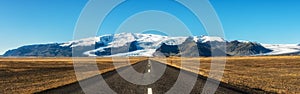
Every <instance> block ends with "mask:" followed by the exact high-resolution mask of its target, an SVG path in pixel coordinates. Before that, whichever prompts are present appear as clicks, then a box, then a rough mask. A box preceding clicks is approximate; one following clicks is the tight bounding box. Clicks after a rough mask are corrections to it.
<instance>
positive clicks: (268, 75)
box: [0, 56, 300, 94]
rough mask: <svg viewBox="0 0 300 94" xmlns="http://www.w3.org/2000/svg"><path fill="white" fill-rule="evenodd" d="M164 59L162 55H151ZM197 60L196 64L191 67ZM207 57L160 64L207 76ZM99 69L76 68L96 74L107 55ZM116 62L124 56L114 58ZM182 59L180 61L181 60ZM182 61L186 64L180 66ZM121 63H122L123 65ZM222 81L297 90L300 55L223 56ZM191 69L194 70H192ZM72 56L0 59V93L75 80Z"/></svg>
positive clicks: (107, 65)
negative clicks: (198, 64)
mask: <svg viewBox="0 0 300 94" xmlns="http://www.w3.org/2000/svg"><path fill="white" fill-rule="evenodd" d="M145 59H147V58H145V57H131V58H130V63H131V64H134V63H136V62H137V61H141V60H145ZM152 59H153V60H157V61H162V62H163V61H164V60H163V59H162V58H152ZM199 60H200V66H195V65H197V63H199V62H198V61H199ZM211 60H212V58H209V57H207V58H206V57H201V58H179V57H170V58H167V59H166V60H165V61H166V62H163V63H166V64H168V65H171V66H175V67H178V68H182V69H186V70H191V71H193V70H194V69H196V68H197V67H198V68H200V70H199V71H197V73H199V74H200V75H203V76H209V72H210V71H215V72H223V71H220V70H218V69H211V70H210V67H211ZM78 61H80V62H82V63H79V64H78V65H79V66H80V67H83V68H84V67H87V66H93V64H94V63H91V62H90V59H86V58H79V59H78ZM96 61H97V65H98V68H99V70H96V71H95V70H83V71H79V72H78V71H77V72H78V73H79V74H81V75H84V76H83V78H79V79H85V78H88V77H91V76H94V75H95V72H96V73H99V74H100V73H104V72H107V71H111V70H113V69H114V66H113V64H112V59H111V58H97V59H96ZM114 61H117V62H119V63H120V64H122V63H124V58H119V59H114ZM181 61H183V62H181ZM183 63H185V64H186V65H188V66H186V67H181V64H183ZM124 66H125V64H124ZM224 67H225V69H224V75H223V78H222V82H225V83H229V84H231V85H235V86H238V87H241V88H245V87H246V88H252V89H261V90H265V91H270V92H276V93H288V94H290V93H295V94H296V93H300V56H260V57H226V65H225V66H224ZM193 72H195V71H193ZM76 81H77V79H76V75H75V71H74V66H73V63H72V58H0V93H1V94H3V93H4V94H6V93H9V94H11V93H15V94H20V93H34V92H39V91H43V90H46V89H50V88H55V87H58V86H62V85H66V84H69V83H73V82H76Z"/></svg>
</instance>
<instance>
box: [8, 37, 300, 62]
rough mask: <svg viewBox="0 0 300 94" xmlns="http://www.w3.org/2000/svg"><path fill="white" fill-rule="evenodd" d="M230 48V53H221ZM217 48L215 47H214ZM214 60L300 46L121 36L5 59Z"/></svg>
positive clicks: (24, 51) (18, 52) (33, 49)
mask: <svg viewBox="0 0 300 94" xmlns="http://www.w3.org/2000/svg"><path fill="white" fill-rule="evenodd" d="M222 44H224V45H225V44H226V46H227V47H226V51H222V50H220V48H222V47H224V45H222ZM212 45H215V46H212ZM73 48H76V51H78V53H79V54H78V55H74V56H198V55H200V56H211V55H212V51H214V52H217V53H219V54H220V55H221V54H222V55H227V56H249V55H277V54H287V53H295V52H298V51H300V47H299V45H273V44H272V45H271V44H260V43H255V42H245V41H226V40H224V39H223V38H220V37H213V36H190V37H168V36H162V35H155V34H137V33H120V34H109V35H103V36H99V37H91V38H86V39H81V40H75V41H70V42H65V43H52V44H37V45H27V46H22V47H20V48H17V49H12V50H9V51H7V52H6V53H5V54H4V56H40V57H71V56H72V49H73Z"/></svg>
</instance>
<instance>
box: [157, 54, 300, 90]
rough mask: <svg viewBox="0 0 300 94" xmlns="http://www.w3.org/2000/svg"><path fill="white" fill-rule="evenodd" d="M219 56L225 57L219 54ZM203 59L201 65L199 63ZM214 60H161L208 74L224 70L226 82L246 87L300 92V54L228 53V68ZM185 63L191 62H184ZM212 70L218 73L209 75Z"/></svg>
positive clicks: (175, 58)
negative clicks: (217, 67) (253, 55)
mask: <svg viewBox="0 0 300 94" xmlns="http://www.w3.org/2000/svg"><path fill="white" fill-rule="evenodd" d="M215 59H216V60H223V59H225V58H224V57H221V58H219V59H218V57H216V58H215ZM154 60H160V59H159V58H155V59H154ZM199 60H200V66H195V65H196V63H199ZM211 60H212V58H209V57H208V58H180V57H171V58H167V59H164V60H160V61H166V62H167V64H168V65H171V66H174V67H177V68H181V69H185V70H190V71H192V72H195V70H197V69H196V67H198V68H199V71H197V73H198V74H200V75H203V76H206V77H208V76H212V75H213V74H214V73H216V74H218V73H221V72H224V74H223V77H222V79H221V80H222V82H224V83H229V84H231V85H234V86H237V87H240V88H244V90H247V89H259V90H264V91H268V92H275V93H281V94H300V56H258V57H226V64H225V66H224V68H225V69H224V71H223V70H222V69H211V64H212V63H211ZM183 63H185V65H187V66H181V65H182V64H183ZM219 67H220V66H219ZM220 68H222V66H221V67H220ZM210 71H214V73H212V75H209V72H210ZM212 78H214V76H212Z"/></svg>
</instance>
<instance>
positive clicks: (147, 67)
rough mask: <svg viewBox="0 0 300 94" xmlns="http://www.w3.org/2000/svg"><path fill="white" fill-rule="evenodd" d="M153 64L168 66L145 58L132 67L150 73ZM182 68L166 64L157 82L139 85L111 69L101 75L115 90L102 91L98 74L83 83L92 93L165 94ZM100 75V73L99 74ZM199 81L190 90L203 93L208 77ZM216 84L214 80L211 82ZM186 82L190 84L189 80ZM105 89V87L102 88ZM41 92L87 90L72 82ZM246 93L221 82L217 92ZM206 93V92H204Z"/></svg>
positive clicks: (68, 93) (61, 93)
mask: <svg viewBox="0 0 300 94" xmlns="http://www.w3.org/2000/svg"><path fill="white" fill-rule="evenodd" d="M153 64H158V65H161V66H166V65H165V64H163V63H160V62H157V61H153V60H145V61H140V62H138V63H136V64H134V65H132V67H133V68H134V69H135V70H136V71H137V72H139V73H148V72H155V71H156V69H155V68H151V65H153ZM128 69H129V67H128V66H127V67H123V68H122V69H120V70H122V72H126V71H128ZM179 73H180V69H178V68H174V67H171V66H166V69H165V72H164V73H163V74H162V76H161V78H160V79H158V80H157V81H156V82H154V83H152V84H149V85H137V84H133V83H131V82H129V81H127V80H125V79H123V78H122V77H121V75H120V74H119V73H118V72H117V71H116V70H115V71H111V72H108V73H104V74H102V75H101V76H102V77H103V79H104V80H102V81H105V82H106V83H107V84H108V85H109V87H110V88H111V89H112V90H113V91H114V92H109V91H107V92H100V91H101V89H99V88H100V87H101V85H99V84H97V83H95V80H96V81H97V76H95V77H91V78H88V79H85V80H82V81H81V85H82V86H84V87H86V88H87V89H88V90H86V92H88V93H90V94H100V93H106V94H107V93H108V94H111V93H117V94H165V93H167V92H168V91H169V90H170V89H171V88H172V87H173V86H174V84H175V82H176V81H177V78H178V76H179ZM182 73H183V75H184V77H186V78H187V79H188V78H190V77H193V76H194V77H195V74H194V75H192V74H193V73H191V72H187V71H184V72H182ZM98 76H100V75H98ZM196 77H197V81H196V83H195V85H194V87H192V90H191V91H190V93H191V94H200V93H202V90H203V87H204V85H205V83H206V80H207V79H206V78H205V77H202V76H200V75H196ZM135 78H137V79H144V78H143V76H139V77H135ZM211 83H212V84H214V82H213V81H212V82H211ZM186 84H189V83H188V82H187V83H186ZM186 88H190V87H187V86H185V82H183V83H182V84H181V86H180V88H179V89H178V90H177V91H176V92H171V94H174V93H175V94H182V93H183V92H184V90H189V89H186ZM102 89H103V88H102ZM39 93H40V94H53V93H54V94H84V93H85V92H84V91H83V89H82V88H81V87H80V85H79V83H78V82H76V83H72V84H69V85H66V86H61V87H58V88H54V89H49V90H46V91H43V92H39ZM242 93H246V92H243V91H242V90H239V89H236V88H232V87H230V86H227V85H226V84H224V83H223V84H221V85H220V86H219V87H218V89H217V91H216V92H215V94H242ZM204 94H206V93H204Z"/></svg>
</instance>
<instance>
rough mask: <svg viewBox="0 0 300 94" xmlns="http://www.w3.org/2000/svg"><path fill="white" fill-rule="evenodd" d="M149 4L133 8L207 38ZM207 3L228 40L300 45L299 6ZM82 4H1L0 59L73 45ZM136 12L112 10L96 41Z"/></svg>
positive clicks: (269, 0)
mask: <svg viewBox="0 0 300 94" xmlns="http://www.w3.org/2000/svg"><path fill="white" fill-rule="evenodd" d="M150 1H151V0H150ZM152 1H153V2H160V3H159V4H160V5H156V6H149V5H150V4H149V3H145V2H144V3H143V2H139V4H138V5H140V6H148V7H150V8H152V9H166V10H167V11H168V12H171V13H172V12H174V13H173V14H176V13H177V14H178V15H177V16H179V18H180V19H181V20H183V21H184V22H185V24H186V25H188V26H189V27H190V29H191V31H192V33H193V34H194V35H203V34H206V33H205V31H203V29H202V27H201V26H199V25H198V23H197V22H196V21H195V20H193V19H194V17H192V16H191V15H189V12H188V11H185V9H184V8H182V7H180V6H178V7H177V5H176V4H175V3H168V2H167V1H162V0H156V1H155V0H152ZM210 2H211V4H212V5H213V7H214V8H215V10H216V12H217V14H218V16H219V18H220V20H221V22H222V24H223V27H224V31H225V38H226V39H227V40H249V41H255V42H261V43H273V44H290V43H300V38H299V35H300V26H299V25H300V12H299V11H300V6H299V5H300V1H299V0H210ZM86 3H87V0H0V33H1V34H0V43H1V46H0V54H2V53H4V52H5V51H6V50H8V49H11V48H16V47H19V46H22V45H28V44H38V43H50V42H65V41H70V40H72V37H73V31H74V28H75V25H76V22H77V19H78V17H79V15H80V13H81V10H82V9H83V8H84V6H85V4H86ZM131 3H132V2H131ZM168 6H169V7H170V6H172V7H174V8H172V9H173V10H168V9H167V7H168ZM135 7H136V6H128V7H126V6H125V7H123V8H122V9H119V10H115V11H116V12H117V13H118V15H117V16H111V18H110V19H107V20H106V21H107V22H112V23H110V24H109V23H108V24H107V25H104V26H103V27H102V28H101V29H100V30H102V32H100V33H99V35H101V34H106V33H112V32H111V30H114V29H115V27H117V26H116V25H114V24H113V23H114V22H118V21H121V20H122V19H124V17H125V16H126V15H127V16H128V15H129V14H130V13H131V12H132V10H138V9H135ZM130 9H131V10H130ZM129 10H130V11H129ZM121 14H122V15H123V16H122V15H121ZM118 16H120V17H118ZM187 16H188V17H187ZM198 26H199V27H198Z"/></svg>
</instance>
